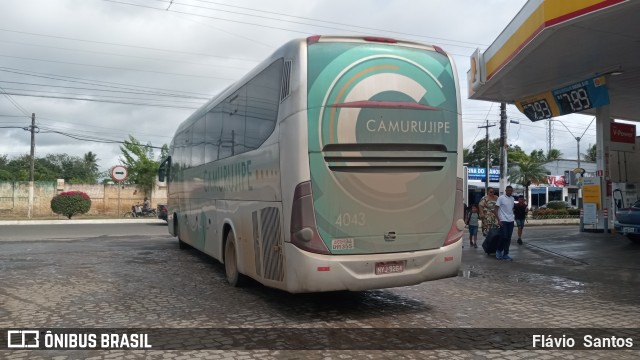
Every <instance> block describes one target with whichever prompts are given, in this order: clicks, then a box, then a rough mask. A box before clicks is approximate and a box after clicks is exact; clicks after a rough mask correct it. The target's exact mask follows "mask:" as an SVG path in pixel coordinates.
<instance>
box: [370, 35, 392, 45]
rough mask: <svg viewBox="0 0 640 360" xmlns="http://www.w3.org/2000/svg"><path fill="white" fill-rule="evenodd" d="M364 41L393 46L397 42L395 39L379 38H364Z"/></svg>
mask: <svg viewBox="0 0 640 360" xmlns="http://www.w3.org/2000/svg"><path fill="white" fill-rule="evenodd" d="M364 41H373V42H381V43H387V44H395V43H397V42H398V40H396V39H391V38H385V37H379V36H367V37H365V38H364Z"/></svg>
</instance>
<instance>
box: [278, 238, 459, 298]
mask: <svg viewBox="0 0 640 360" xmlns="http://www.w3.org/2000/svg"><path fill="white" fill-rule="evenodd" d="M284 249H285V252H286V256H285V259H287V260H286V267H287V272H286V274H287V275H286V276H287V277H288V278H287V279H286V283H287V287H286V290H287V291H289V292H292V293H303V292H322V291H339V290H350V291H361V290H369V289H381V288H390V287H397V286H407V285H415V284H419V283H422V282H425V281H430V280H437V279H443V278H448V277H454V276H457V275H458V269H459V267H460V262H461V258H462V241H457V242H455V243H453V244H451V245H448V246H443V247H441V248H438V249H431V250H423V251H411V252H400V253H392V254H371V255H320V254H315V253H310V252H306V251H303V250H300V249H299V248H298V247H296V246H295V245H293V244H291V243H285V246H284ZM385 262H386V263H392V264H399V263H402V264H403V268H402V272H397V273H385V274H379V275H377V274H376V265H377V264H378V265H379V263H385ZM396 269H397V268H396Z"/></svg>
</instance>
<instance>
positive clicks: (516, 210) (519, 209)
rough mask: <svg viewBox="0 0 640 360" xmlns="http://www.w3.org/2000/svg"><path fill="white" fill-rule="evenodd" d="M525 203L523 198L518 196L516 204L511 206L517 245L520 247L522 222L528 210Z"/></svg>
mask: <svg viewBox="0 0 640 360" xmlns="http://www.w3.org/2000/svg"><path fill="white" fill-rule="evenodd" d="M527 206H528V205H527V202H526V201H524V196H522V195H520V196H518V202H517V203H516V204H515V205H514V206H513V215H514V217H515V221H516V226H517V227H518V245H522V244H523V243H522V230H523V229H524V222H525V220H526V219H527V213H528V212H529V208H528V207H527Z"/></svg>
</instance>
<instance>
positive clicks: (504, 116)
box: [500, 103, 508, 194]
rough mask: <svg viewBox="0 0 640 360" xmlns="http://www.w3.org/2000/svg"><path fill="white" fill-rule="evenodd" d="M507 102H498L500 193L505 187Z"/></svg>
mask: <svg viewBox="0 0 640 360" xmlns="http://www.w3.org/2000/svg"><path fill="white" fill-rule="evenodd" d="M507 146H508V144H507V104H506V103H500V193H501V194H503V193H504V190H505V188H506V187H507Z"/></svg>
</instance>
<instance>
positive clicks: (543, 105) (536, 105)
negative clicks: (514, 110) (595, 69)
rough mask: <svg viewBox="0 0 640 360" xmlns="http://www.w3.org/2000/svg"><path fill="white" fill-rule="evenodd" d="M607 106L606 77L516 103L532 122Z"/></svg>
mask: <svg viewBox="0 0 640 360" xmlns="http://www.w3.org/2000/svg"><path fill="white" fill-rule="evenodd" d="M607 104H609V92H608V88H607V84H606V80H605V77H604V76H600V77H596V78H592V79H589V80H583V81H580V82H578V83H575V84H572V85H569V86H565V87H563V88H559V89H556V90H553V91H547V92H545V93H542V94H539V95H536V96H532V97H528V98H525V99H521V100H518V101H516V106H517V107H518V109H519V110H520V111H521V112H522V113H523V114H524V115H525V116H526V117H527V118H529V120H531V121H538V120H544V119H549V118H552V117H556V116H560V115H567V114H572V113H576V112H580V111H585V110H588V109H593V108H597V107H600V106H604V105H607Z"/></svg>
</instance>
